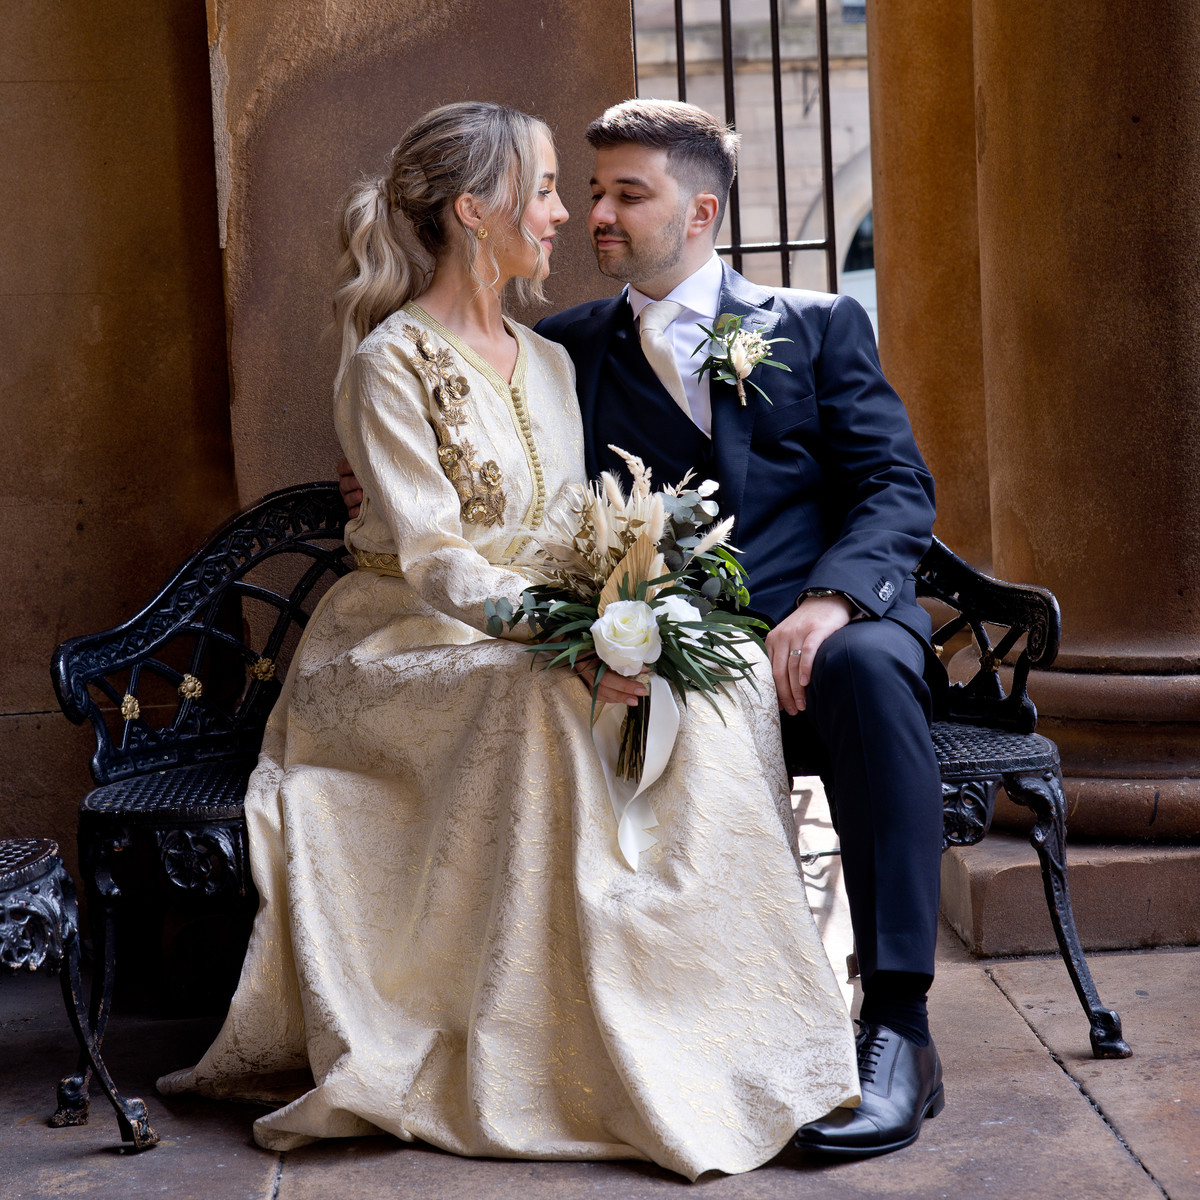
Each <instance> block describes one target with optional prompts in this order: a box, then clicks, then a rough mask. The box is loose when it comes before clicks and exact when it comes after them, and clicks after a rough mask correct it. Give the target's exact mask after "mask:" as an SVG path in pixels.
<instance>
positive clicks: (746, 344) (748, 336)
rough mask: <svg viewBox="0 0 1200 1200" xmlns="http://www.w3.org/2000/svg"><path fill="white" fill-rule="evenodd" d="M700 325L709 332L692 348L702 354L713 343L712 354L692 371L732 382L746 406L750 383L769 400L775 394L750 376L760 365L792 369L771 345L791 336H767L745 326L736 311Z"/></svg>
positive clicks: (786, 369) (697, 374)
mask: <svg viewBox="0 0 1200 1200" xmlns="http://www.w3.org/2000/svg"><path fill="white" fill-rule="evenodd" d="M700 328H701V329H702V330H703V331H704V333H706V334H707V335H708V336H707V337H706V338H705V339H704V341H702V342H701V343H700V345H698V346H697V347H696V349H695V350H693V351H692V353H693V354H699V353H700V351H701V350H703V349H704V347H705V346H708V347H709V352H708V356H707V357H706V358H705V360H704V361H703V362H702V363H701V364H700V366H698V367H697V368H696V370H695V371H693V372H692V374H693V375H696V376H701V375H703V374H704V372H705V371H709V372H711V374H712V378H713V379H719V380H720V381H721V382H722V383H732V384H733V385H734V387H736V388H737V394H738V400H740V401H741V404H742V407H743V408H745V407H746V386H745V385H746V384H750V386H751V387H752V388H753V389H754V390H755V391H756V392H757V393H758V394H759V395H760V396H761V397H762V398H763V399H764V400H765V401H766V402H767V403H768V404H770V403H771V397H770V396H768V395H767V393H766V392H764V391H763V390H762V388H760V387H759V386H758V384H757V383H754V382H752V381H751V379H750V372H751V371H753V370H754V368H755V367H757V366H760V365H761V366H764V367H778V368H779V370H781V371H790V370H791V369H792V368H791V367H789V366H788V365H787V363H781V362H778V361H777V360H776V359H773V358H772V357H771V347H772V346H773V345H775V343H776V342H790V341H791V340H792V339H791V338H770V339H768V338H765V337H763V335H762V334H761V333H759V332H758V331H757V330H756V329H743V328H742V318H741V317H740V316H735V315H734V314H733V313H722V314H721V315H720V316H719V317H718V318H717V319H716V320H715V321H714V322H713V327H712V328H711V329H705V328H704V326H703V325H701V326H700Z"/></svg>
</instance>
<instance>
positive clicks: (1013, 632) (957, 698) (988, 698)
mask: <svg viewBox="0 0 1200 1200" xmlns="http://www.w3.org/2000/svg"><path fill="white" fill-rule="evenodd" d="M914 576H915V578H916V581H917V595H918V596H928V597H931V598H933V599H935V600H939V601H941V603H942V604H945V605H947V606H948V607H949V608H952V609H953V610H954V611H955V613H957V614H958V615H957V616H955V617H953V618H951V619H950V620H949V621H947V622H945V623H944V624H943V625H942V626H941V627H940V628H938V629H937V630H935V632H934V634H933V644H934V649H936V650H937V651H938V653H939V654H940V653H941V649H942V647H943V646H945V645H946V644H947V643H948V642H949V641H950V640H951V639H952V638H954V637H956V636H957V635H959V634H961V633H964V632H965V633H969V634H970V636H971V638H972V640H973V641H974V643H975V650H976V652H977V653H978V658H979V669H978V670H977V671H976V672H975V674H974V675H973V676H972V677H971V678H970V679H969V680H968V681H967V682H965V683H953V684H951V685H950V693H949V717H950V719H951V720H952V721H963V722H967V723H969V724H972V725H990V726H993V727H995V728H998V729H1011V730H1013V731H1014V732H1016V733H1032V732H1033V731H1034V728H1035V727H1036V726H1037V708H1036V707H1035V706H1034V703H1033V701H1032V700H1031V699H1030V698H1029V693H1028V691H1027V690H1026V687H1027V684H1028V680H1029V670H1030V668H1031V667H1048V666H1050V664H1051V663H1053V662H1054V659H1055V656H1056V655H1057V654H1058V643H1059V640H1060V638H1061V637H1062V616H1061V614H1060V612H1059V609H1058V601H1057V600H1056V599H1055V598H1054V595H1053V593H1051V592H1048V591H1047V590H1046V589H1045V588H1040V587H1033V586H1032V585H1030V584H1023V583H1005V582H1003V581H1002V580H999V579H992V578H990V577H989V576H987V575H984V574H983V573H982V572H980V571H977V570H976V569H975V568H974V567H973V566H971V564H970V563H968V562H964V561H963V559H961V558H959V557H958V555H957V554H954V553H953V552H952V551H951V550H949V549H947V547H946V546H945V545H944V544H943V543H942V542H940V541H939V540H938V539H937V538H934V539H933V545H931V546H930V547H929V549H928V551H926V553H925V557H924V558H922V559H921V562H920V564H919V565H918V567H917V569H916V571H915V572H914ZM989 629H990V630H991V632H989ZM1001 631H1002V632H1001ZM997 632H998V633H999V640H998V641H993V640H992V639H993V636H994V635H995V634H996V633H997ZM1022 638H1024V639H1025V644H1024V646H1023V647H1022V648H1021V650H1020V652H1019V653H1018V654H1017V657H1016V660H1015V661H1014V662H1013V663H1012V684H1011V687H1010V689H1009V691H1008V692H1005V690H1004V684H1003V681H1002V679H1001V675H1000V667H1001V664H1002V663H1003V662H1004V661H1005V660H1006V658H1008V656H1009V655H1010V654H1011V653H1012V652H1013V651H1014V650H1016V648H1017V645H1018V643H1019V642H1020V641H1021V639H1022Z"/></svg>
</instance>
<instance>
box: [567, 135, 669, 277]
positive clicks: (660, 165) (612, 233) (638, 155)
mask: <svg viewBox="0 0 1200 1200" xmlns="http://www.w3.org/2000/svg"><path fill="white" fill-rule="evenodd" d="M689 199H690V198H689V197H688V196H685V195H683V194H682V193H681V189H680V186H679V182H678V181H677V180H676V179H675V177H674V176H673V175H672V174H671V173H670V171H669V170H668V169H667V152H666V151H665V150H658V149H653V148H651V147H648V146H638V145H634V144H632V143H631V144H627V145H621V146H610V147H608V148H606V149H601V150H597V151H596V171H595V174H594V175H593V176H592V207H591V210H590V211H589V213H588V230H589V232H590V233H591V235H592V246H593V248H594V249H595V251H596V265H597V266H598V267H599V268H600V270H601V271H602V272H603V273H604V274H605V275H608V276H610V277H611V278H613V279H619V280H621V282H622V283H632V284H634V285H635V286H639V287H640V286H641V285H642V284H649V283H653V282H655V281H659V280H663V279H664V278H669V277H671V276H672V275H673V273H675V272H676V271H677V269H678V267H679V264H680V262H681V261H682V259H683V256H684V246H685V242H686V229H687V218H688V201H689Z"/></svg>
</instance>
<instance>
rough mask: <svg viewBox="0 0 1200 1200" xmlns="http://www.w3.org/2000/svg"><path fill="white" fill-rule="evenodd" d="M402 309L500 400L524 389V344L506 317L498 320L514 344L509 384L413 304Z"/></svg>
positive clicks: (456, 335)
mask: <svg viewBox="0 0 1200 1200" xmlns="http://www.w3.org/2000/svg"><path fill="white" fill-rule="evenodd" d="M404 307H405V309H406V310H407V311H408V312H410V313H411V314H412V315H413V316H414V317H416V318H417V320H419V321H424V322H425V324H426V325H428V326H429V327H430V329H432V330H433V331H434V332H435V333H436V334H437V335H438V336H439V337H441V338H444V339H445V340H446V341H447V342H449V343H450V345H451V346H453V347H454V349H455V350H456V351H458V353H459V354H461V355H462V356H463V358H464V359H466V361H467V362H469V363H470V364H471V366H472V367H474V368H475V370H476V371H478V372H479V373H480V375H482V376H483V377H484V378H485V379H486V380H487V381H488V382H489V383H490V384H491V385H492V386H493V387H494V388H495V389H496V390H497V391H498V392H499V393H500V395H501V396H511V395H512V393H513V392H514V391H520V390H521V389H523V388H524V386H525V369H526V354H525V340H524V338H522V337H521V335H520V334H519V333H518V332H517V330H516V329H515V328H514V326H513V324H512V322H511V321H510V320H509V319H508V318H507V317H505V316H501V318H500V319H501V320H502V321H503V322H504V328H505V329H507V330H508V332H509V333H510V334H511V335H512V337H513V338H514V339H515V341H516V343H517V363H516V366H514V367H513V373H512V382H511V383H510V382H509V381H508V380H507V379H505V378H504V376H503V375H501V374H500V372H499V371H497V370H496V368H495V367H494V366H492V364H491V363H490V362H488V360H487V359H486V358H484V357H483V355H482V354H479V353H478V352H477V351H475V350H473V349H472V348H471V347H470V346H468V345H467V343H466V342H465V341H463V339H462V337H461V336H460V335H459V334H457V333H455V332H454V330H453V329H447V328H446V326H445V325H443V324H442V323H441V321H439V320H438V319H437V318H436V317H431V316H430V315H429V313H427V312H426V311H425V310H424V309H423V308H422V307H421V306H420V305H419V304H418V303H417V302H416V301H415V300H410V301H409V302H408V303H407V304H406V305H405V306H404Z"/></svg>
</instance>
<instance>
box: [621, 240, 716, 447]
mask: <svg viewBox="0 0 1200 1200" xmlns="http://www.w3.org/2000/svg"><path fill="white" fill-rule="evenodd" d="M721 278H722V272H721V260H720V259H719V258H718V257H717V256H716V254H715V253H714V254H713V256H712V258H710V259H709V260H708V262H706V263H705V264H704V266H702V267H701V268H700V269H699V270H698V271H694V272H693V273H692V274H691V275H689V276H688V277H687V278H686V279H685V280H684V281H683V282H682V283H681V284H680V285H679V286H678V287H676V288H674V289H673V290H672V291H671V292H669V293H668V294H667V295H666V296H663V297H662V298H663V299H664V300H674V301H675V302H676V303H677V304H682V305H683V312H681V313H680V314H679V316H678V317H676V318H675V320H674V321H673V322H672V323H671V324H670V325H668V326H667V329H666V337H667V338H668V339H669V340H670V342H671V345H672V346H673V348H674V350H675V364H676V366H678V367H679V374H680V376H681V377H682V378H683V390H684V392H685V393H686V394H687V402H688V409H689V410H690V412H691V415H692V420H693V421H694V422H695V423H696V426H697V427H698V428H699V429H701V430H702V431H703V432H704V434H705V436H706V437H711V436H712V404H711V402H710V400H709V395H708V372H707V371H706V372H705V373H704V376H703V377H702V378H697V377H696V374H695V371H696V368H697V367H698V366H699V365H700V364H701V363H702V362H703V361H704V351H703V350H701V352H700V353H699V354H697V355H695V356H694V357H693V355H692V351H693V350H695V349H696V346H697V345H698V344H699V343H700V342H702V341H704V340H705V338H706V336H707V335H706V334H705V333H704V331H703V330H702V329H701V328H700V326H701V325H704V326H705V327H706V328H708V329H711V328H712V324H713V322H714V321H715V320H716V319H717V310H718V308H719V307H720V303H721ZM628 296H629V307H630V308H632V309H633V315H634V317H640V316H641V313H642V309H643V308H645V307H646V305H647V304H650V303H651V298H650V297H649V296H647V295H645V294H644V293H642V292H639V291H638V290H637V288H635V287H634V286H633V284H630V285H629V291H628Z"/></svg>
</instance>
